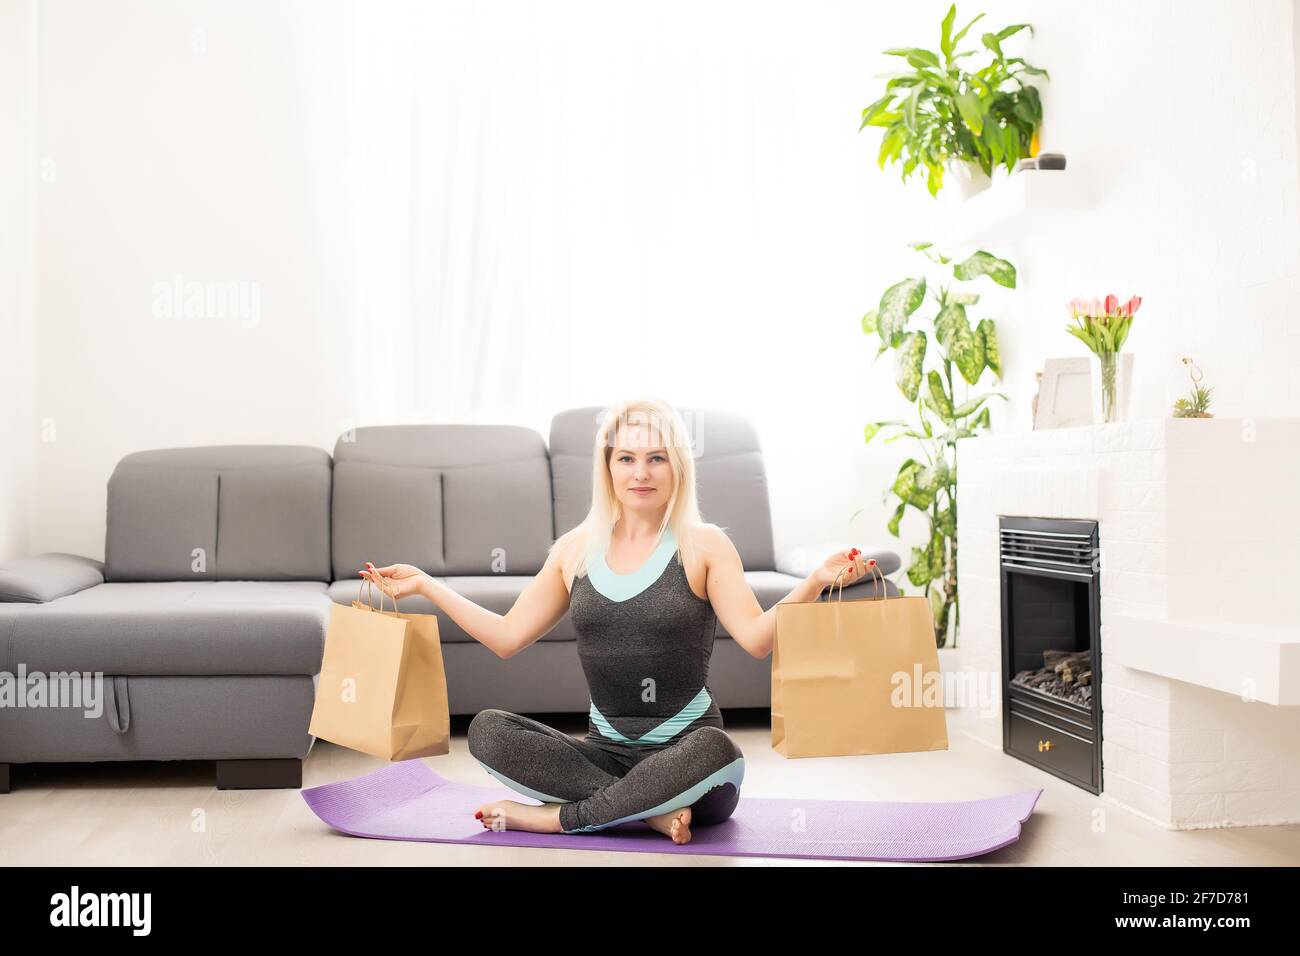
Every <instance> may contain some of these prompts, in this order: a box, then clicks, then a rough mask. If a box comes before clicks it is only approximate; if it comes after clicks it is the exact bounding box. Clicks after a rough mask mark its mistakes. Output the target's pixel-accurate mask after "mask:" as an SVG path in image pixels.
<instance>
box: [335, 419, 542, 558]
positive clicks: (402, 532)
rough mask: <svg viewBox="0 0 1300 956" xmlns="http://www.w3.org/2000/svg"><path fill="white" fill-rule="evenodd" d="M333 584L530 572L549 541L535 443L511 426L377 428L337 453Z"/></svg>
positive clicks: (355, 436)
mask: <svg viewBox="0 0 1300 956" xmlns="http://www.w3.org/2000/svg"><path fill="white" fill-rule="evenodd" d="M332 514H333V558H334V576H335V578H336V579H339V580H345V579H346V580H352V579H355V578H356V577H357V573H358V572H359V571H360V570H361V568H362V567H364V566H365V562H366V561H373V562H374V563H375V564H378V565H384V564H392V563H398V562H400V563H405V564H414V565H415V566H417V567H419V568H421V569H422V570H424V571H426V572H427V573H429V574H433V575H444V574H447V575H452V574H536V573H537V572H538V571H540V570H541V568H542V565H543V564H544V563H545V562H546V552H547V550H548V548H549V547H550V545H551V542H552V541H554V540H555V539H554V532H555V528H554V524H553V521H552V518H551V472H550V466H549V465H548V463H547V456H546V443H545V442H544V441H543V440H542V436H541V435H539V434H537V432H535V431H533V430H532V429H529V428H524V427H521V426H517V425H383V426H376V427H372V428H357V429H355V430H353V431H351V432H348V433H345V434H344V435H343V436H341V437H340V438H339V440H338V442H337V443H336V444H335V446H334V503H333V509H332Z"/></svg>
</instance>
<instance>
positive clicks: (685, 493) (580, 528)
mask: <svg viewBox="0 0 1300 956" xmlns="http://www.w3.org/2000/svg"><path fill="white" fill-rule="evenodd" d="M631 425H643V426H647V427H649V428H650V429H652V430H653V431H655V432H656V433H657V434H658V435H659V436H660V438H661V439H662V442H663V447H664V450H665V451H666V452H667V454H668V464H669V467H670V468H671V469H672V473H673V493H672V496H671V497H670V498H669V499H668V507H667V509H666V510H665V512H664V520H663V523H662V524H661V525H660V526H659V536H660V538H662V536H663V534H664V532H665V531H666V530H668V529H672V532H673V535H674V536H675V537H676V539H677V546H678V549H679V550H678V554H677V561H678V562H679V563H682V564H683V565H684V563H685V562H684V560H683V558H684V556H690V555H692V554H693V553H694V552H695V551H696V550H698V549H699V547H700V545H699V542H698V541H697V540H696V539H695V536H694V535H693V534H692V533H691V532H692V531H694V530H695V529H696V528H699V527H712V526H711V525H706V524H705V522H704V520H703V519H702V518H701V517H700V505H699V499H698V498H697V497H696V493H695V458H694V455H693V453H692V450H691V436H690V432H689V431H688V430H687V428H686V422H685V421H683V420H682V416H681V415H680V414H679V413H678V411H677V410H676V409H675V408H673V407H672V406H671V405H669V404H668V403H667V402H665V401H661V400H660V399H657V398H639V399H632V400H630V401H625V402H620V403H619V404H617V405H612V406H610V407H608V408H606V409H604V410H603V412H602V413H601V420H600V426H599V427H598V428H597V429H596V439H595V444H594V446H593V448H592V453H591V509H590V510H589V511H588V512H587V517H586V518H584V519H583V521H582V522H581V523H580V524H579V525H577V526H576V527H575V528H573V530H571V531H569V532H568V533H566V534H565V535H563V536H562V537H561V538H560V539H559V540H557V541H556V542H555V543H554V544H553V545H551V548H552V549H554V548H556V547H557V546H559V545H560V542H561V541H563V542H565V543H566V545H571V546H572V547H573V548H574V549H575V551H576V553H577V556H578V557H579V560H578V563H577V566H576V569H575V571H574V577H575V578H577V577H578V576H580V575H582V574H585V573H586V570H587V567H588V564H589V562H591V561H592V560H593V559H595V557H596V556H597V555H599V554H601V553H602V552H603V551H604V550H605V549H607V548H608V547H609V544H610V541H611V540H612V538H613V534H614V525H616V524H617V523H618V521H619V519H620V518H622V517H623V506H622V504H621V503H620V502H619V500H618V495H616V494H615V492H614V482H613V478H612V477H611V476H610V471H609V461H610V458H611V457H612V456H613V453H614V448H615V447H616V446H617V445H618V433H619V429H620V428H622V427H624V426H631ZM572 557H573V553H572V552H571V553H570V558H572Z"/></svg>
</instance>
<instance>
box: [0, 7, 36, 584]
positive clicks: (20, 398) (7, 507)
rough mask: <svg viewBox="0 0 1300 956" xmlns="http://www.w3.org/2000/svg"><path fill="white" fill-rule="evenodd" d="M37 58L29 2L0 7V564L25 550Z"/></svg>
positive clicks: (31, 458)
mask: <svg viewBox="0 0 1300 956" xmlns="http://www.w3.org/2000/svg"><path fill="white" fill-rule="evenodd" d="M35 54H36V3H35V0H0V224H3V225H2V226H0V561H3V560H5V559H6V558H12V557H18V556H20V555H23V554H25V553H27V551H28V549H29V543H30V538H29V532H30V523H29V521H28V514H29V511H30V508H31V503H32V488H33V482H34V475H35V455H36V440H37V436H38V429H37V423H36V415H35V400H36V337H35V318H36V312H35V308H34V302H33V291H32V285H33V281H32V280H33V272H34V269H35V259H34V255H35V242H34V231H33V230H34V224H35V216H34V212H35V205H36V166H35V156H36V132H35V127H34V122H35V111H34V107H35V98H36V74H35V69H36V55H35Z"/></svg>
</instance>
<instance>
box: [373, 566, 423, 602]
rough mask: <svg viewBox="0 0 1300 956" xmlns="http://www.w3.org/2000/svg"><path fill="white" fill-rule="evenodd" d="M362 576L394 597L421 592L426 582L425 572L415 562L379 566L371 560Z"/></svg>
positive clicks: (398, 597)
mask: <svg viewBox="0 0 1300 956" xmlns="http://www.w3.org/2000/svg"><path fill="white" fill-rule="evenodd" d="M361 576H362V577H363V578H365V579H366V580H367V581H369V582H370V583H372V584H374V585H375V586H376V587H378V588H379V589H380V590H381V591H383V592H384V593H385V594H387V595H389V596H391V597H393V598H397V599H400V598H404V597H409V596H410V595H412V594H419V593H420V591H421V589H422V586H423V584H424V578H425V577H426V575H425V573H424V572H423V571H421V570H420V569H419V568H417V567H416V566H415V565H413V564H390V565H388V566H387V567H383V568H377V567H375V566H374V565H373V564H371V563H370V562H369V561H367V562H366V570H364V571H362V572H361Z"/></svg>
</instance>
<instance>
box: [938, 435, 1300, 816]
mask: <svg viewBox="0 0 1300 956" xmlns="http://www.w3.org/2000/svg"><path fill="white" fill-rule="evenodd" d="M957 462H958V465H957V468H958V475H959V481H958V489H959V490H958V538H959V541H960V546H961V551H960V579H959V583H960V594H961V637H960V644H961V647H962V651H961V658H960V661H961V663H960V667H961V669H962V670H963V671H979V672H984V673H986V674H987V673H990V672H991V673H993V674H999V673H1001V653H1002V652H1001V617H1000V595H1001V592H1000V579H999V576H1000V569H999V551H998V547H999V540H998V516H999V515H1018V516H1028V517H1042V518H1079V519H1087V520H1095V521H1097V522H1098V524H1099V543H1100V551H1101V568H1100V573H1101V653H1102V663H1101V669H1102V680H1101V686H1100V691H1101V709H1102V764H1103V766H1102V785H1103V792H1102V798H1103V799H1105V800H1108V801H1114V802H1116V803H1119V804H1121V805H1123V806H1124V807H1126V808H1128V809H1130V810H1132V811H1134V812H1135V813H1138V814H1140V815H1142V816H1144V817H1146V818H1148V819H1150V820H1152V821H1154V822H1156V823H1159V824H1161V825H1162V826H1166V827H1170V828H1175V829H1190V828H1197V827H1214V826H1251V825H1267V824H1283V823H1297V822H1300V626H1298V625H1297V615H1296V605H1297V597H1300V495H1298V488H1300V481H1298V480H1297V479H1298V478H1300V474H1298V473H1300V419H1253V420H1252V419H1231V420H1227V419H1223V420H1220V419H1210V420H1168V421H1149V422H1148V421H1142V422H1128V423H1122V424H1116V425H1099V426H1091V427H1085V428H1067V429H1058V430H1052V431H1040V432H1033V433H1029V434H1019V435H1008V436H991V437H984V438H975V439H966V440H963V441H961V442H959V443H958V451H957ZM999 686H1000V684H999ZM971 726H972V728H973V730H972V732H973V733H974V734H975V735H976V736H978V737H979V738H980V739H981V740H983V741H984V742H986V743H988V744H990V745H993V746H996V747H999V748H1000V747H1001V746H1002V720H1001V716H1000V713H999V712H997V711H996V710H995V711H993V712H991V713H990V712H989V711H988V710H983V711H981V714H980V716H979V717H977V718H976V719H974V720H973V721H972V722H971Z"/></svg>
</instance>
